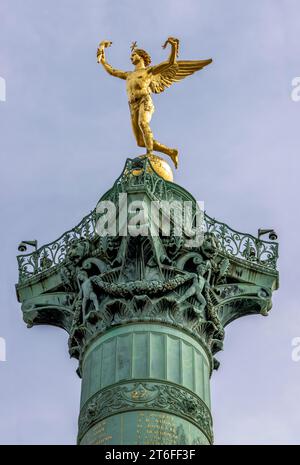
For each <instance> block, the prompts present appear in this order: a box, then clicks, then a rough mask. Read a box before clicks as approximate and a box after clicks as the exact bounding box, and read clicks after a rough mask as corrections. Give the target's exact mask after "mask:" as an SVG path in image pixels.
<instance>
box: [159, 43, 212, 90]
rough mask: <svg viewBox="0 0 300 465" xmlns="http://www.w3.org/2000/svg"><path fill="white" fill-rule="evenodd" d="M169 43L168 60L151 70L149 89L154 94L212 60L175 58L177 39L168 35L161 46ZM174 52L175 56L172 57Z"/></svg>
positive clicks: (177, 46)
mask: <svg viewBox="0 0 300 465" xmlns="http://www.w3.org/2000/svg"><path fill="white" fill-rule="evenodd" d="M167 44H171V46H172V50H171V55H170V58H169V60H168V61H165V62H163V63H160V64H159V65H157V66H153V67H152V69H151V71H152V74H153V78H152V81H151V85H150V88H151V91H152V92H153V93H155V94H160V93H161V92H163V91H164V90H165V89H166V88H167V87H170V86H171V85H172V84H173V83H174V82H178V81H181V80H182V79H184V78H185V77H187V76H190V75H191V74H193V73H195V72H196V71H199V70H200V69H202V68H204V67H205V66H207V65H209V64H210V63H211V62H212V59H211V58H209V59H207V60H179V61H177V60H176V57H177V55H178V49H179V40H178V39H175V38H174V37H169V38H168V39H167V41H166V42H165V43H164V45H163V48H165V47H166V46H167ZM174 53H175V58H174Z"/></svg>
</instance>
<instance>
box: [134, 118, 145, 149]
mask: <svg viewBox="0 0 300 465" xmlns="http://www.w3.org/2000/svg"><path fill="white" fill-rule="evenodd" d="M131 126H132V130H133V134H134V137H135V140H136V143H137V145H138V147H145V142H144V137H143V133H142V131H141V129H140V127H139V110H131Z"/></svg>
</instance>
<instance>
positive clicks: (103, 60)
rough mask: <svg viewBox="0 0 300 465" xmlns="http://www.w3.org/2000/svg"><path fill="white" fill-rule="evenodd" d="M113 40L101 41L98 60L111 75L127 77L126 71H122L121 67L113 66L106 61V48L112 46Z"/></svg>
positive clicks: (121, 77)
mask: <svg viewBox="0 0 300 465" xmlns="http://www.w3.org/2000/svg"><path fill="white" fill-rule="evenodd" d="M111 45H112V42H111V41H109V40H103V41H102V42H100V44H99V46H98V49H97V62H98V63H101V64H102V66H103V68H104V69H105V71H107V72H108V74H110V75H111V76H115V77H118V78H120V79H126V78H127V74H128V73H126V71H121V70H119V69H115V68H113V67H112V66H111V65H109V64H108V63H107V61H106V57H105V49H106V48H107V47H111Z"/></svg>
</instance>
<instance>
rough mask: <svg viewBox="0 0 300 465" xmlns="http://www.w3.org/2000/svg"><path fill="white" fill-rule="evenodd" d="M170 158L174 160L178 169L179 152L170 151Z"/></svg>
mask: <svg viewBox="0 0 300 465" xmlns="http://www.w3.org/2000/svg"><path fill="white" fill-rule="evenodd" d="M170 157H171V159H172V162H173V163H174V165H175V168H176V169H177V167H178V150H176V149H172V150H170Z"/></svg>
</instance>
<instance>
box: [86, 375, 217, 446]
mask: <svg viewBox="0 0 300 465" xmlns="http://www.w3.org/2000/svg"><path fill="white" fill-rule="evenodd" d="M136 410H158V411H161V412H166V413H169V414H171V415H172V414H173V415H176V416H180V417H182V418H184V419H185V420H188V421H190V422H191V423H193V424H194V425H195V426H197V427H198V428H199V429H200V430H201V431H202V432H203V433H204V434H205V436H206V437H207V439H208V440H209V442H210V443H212V442H213V432H212V417H211V414H210V411H209V409H208V407H207V406H206V404H205V403H204V402H203V401H202V400H201V399H200V398H199V397H198V396H197V395H195V394H193V393H192V392H191V391H188V390H187V389H185V388H183V387H179V386H175V385H169V384H166V383H153V382H152V383H151V382H136V383H130V384H124V385H120V384H118V385H116V386H113V387H110V388H108V389H105V390H102V391H99V392H98V393H96V394H95V395H94V396H93V397H92V398H90V399H89V400H88V401H87V402H86V404H85V405H84V406H83V408H82V410H81V412H80V416H79V432H78V442H80V441H81V439H82V438H83V436H84V435H85V433H86V432H87V431H88V430H89V429H90V428H91V427H92V426H93V425H94V424H95V423H97V422H99V421H101V420H103V419H104V418H107V417H109V416H111V415H114V414H116V413H121V412H126V411H136Z"/></svg>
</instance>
